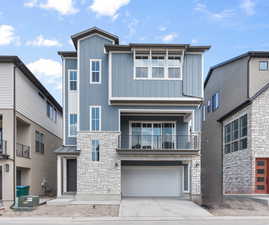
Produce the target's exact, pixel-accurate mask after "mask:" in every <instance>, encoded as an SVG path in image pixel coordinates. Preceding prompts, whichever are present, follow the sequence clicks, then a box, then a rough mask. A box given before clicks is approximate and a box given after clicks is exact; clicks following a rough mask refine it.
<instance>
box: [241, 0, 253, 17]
mask: <svg viewBox="0 0 269 225" xmlns="http://www.w3.org/2000/svg"><path fill="white" fill-rule="evenodd" d="M255 5H256V4H255V2H254V1H253V0H242V2H241V4H240V8H241V9H242V10H243V11H244V12H245V14H246V15H247V16H252V15H254V14H255Z"/></svg>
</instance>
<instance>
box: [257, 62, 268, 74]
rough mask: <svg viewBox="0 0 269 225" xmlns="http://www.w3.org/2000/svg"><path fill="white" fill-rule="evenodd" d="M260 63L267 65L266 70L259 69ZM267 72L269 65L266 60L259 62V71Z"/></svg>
mask: <svg viewBox="0 0 269 225" xmlns="http://www.w3.org/2000/svg"><path fill="white" fill-rule="evenodd" d="M261 63H266V64H267V69H265V70H263V69H261ZM268 70H269V63H268V61H266V60H262V61H259V71H268Z"/></svg>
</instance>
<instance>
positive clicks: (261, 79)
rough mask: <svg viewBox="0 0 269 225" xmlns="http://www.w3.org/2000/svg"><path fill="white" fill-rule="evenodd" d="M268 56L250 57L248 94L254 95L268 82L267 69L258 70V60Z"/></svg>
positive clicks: (268, 60) (266, 59) (268, 59)
mask: <svg viewBox="0 0 269 225" xmlns="http://www.w3.org/2000/svg"><path fill="white" fill-rule="evenodd" d="M261 61H267V62H268V63H269V58H268V57H267V58H251V60H250V63H249V95H250V97H252V96H253V95H255V94H256V93H257V92H258V91H259V90H260V89H261V88H262V87H263V86H264V85H266V84H267V83H269V70H267V71H260V62H261Z"/></svg>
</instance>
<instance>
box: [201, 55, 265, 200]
mask: <svg viewBox="0 0 269 225" xmlns="http://www.w3.org/2000/svg"><path fill="white" fill-rule="evenodd" d="M268 63H269V52H258V51H253V52H247V53H245V54H243V55H240V56H237V57H235V58H232V59H230V60H227V61H225V62H223V63H220V64H218V65H216V66H214V67H212V68H211V69H210V71H209V73H208V76H207V79H206V80H205V84H204V87H205V103H204V107H203V108H204V113H203V117H204V118H203V120H204V121H203V123H202V196H203V199H204V202H205V204H208V205H214V204H220V203H221V201H222V197H223V194H224V195H227V194H268V193H269V186H268V179H269V171H268V169H269V167H268V166H269V150H268V143H269V120H268V115H269V114H268V110H269V108H268V105H269V104H268V103H269V101H268V99H269V98H268V96H269V90H268V87H269V70H268Z"/></svg>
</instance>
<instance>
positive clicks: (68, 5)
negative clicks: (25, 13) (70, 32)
mask: <svg viewBox="0 0 269 225" xmlns="http://www.w3.org/2000/svg"><path fill="white" fill-rule="evenodd" d="M24 6H26V7H31V8H32V7H39V8H43V9H52V10H56V11H57V12H59V13H60V14H62V15H70V14H75V13H77V12H78V11H79V10H78V9H76V8H75V7H74V0H46V2H45V3H40V0H30V1H28V2H25V3H24Z"/></svg>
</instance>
